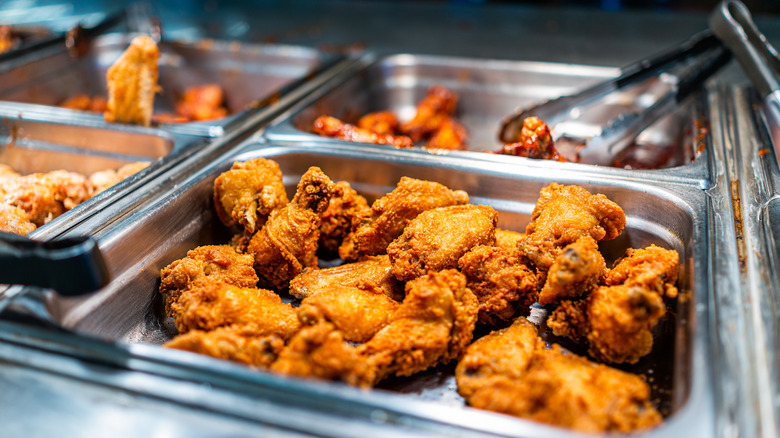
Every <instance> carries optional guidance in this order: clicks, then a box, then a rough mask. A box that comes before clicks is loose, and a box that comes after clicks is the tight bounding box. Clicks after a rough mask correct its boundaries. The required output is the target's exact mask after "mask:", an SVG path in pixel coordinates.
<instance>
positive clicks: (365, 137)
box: [312, 116, 412, 148]
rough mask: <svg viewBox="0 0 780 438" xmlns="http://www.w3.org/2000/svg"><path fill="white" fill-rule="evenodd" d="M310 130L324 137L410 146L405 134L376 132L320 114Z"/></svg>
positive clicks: (402, 146) (410, 140)
mask: <svg viewBox="0 0 780 438" xmlns="http://www.w3.org/2000/svg"><path fill="white" fill-rule="evenodd" d="M312 130H313V131H314V133H315V134H319V135H322V136H324V137H335V138H340V139H342V140H346V141H352V142H358V143H374V144H387V145H392V146H395V147H397V148H410V147H412V139H411V138H409V137H407V136H405V135H391V134H377V133H376V132H374V131H369V130H368V129H363V128H359V127H357V126H355V125H350V124H349V123H344V122H342V121H341V120H339V119H337V118H335V117H330V116H320V117H317V119H316V120H314V125H313V126H312Z"/></svg>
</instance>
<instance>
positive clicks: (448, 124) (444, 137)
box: [425, 117, 468, 150]
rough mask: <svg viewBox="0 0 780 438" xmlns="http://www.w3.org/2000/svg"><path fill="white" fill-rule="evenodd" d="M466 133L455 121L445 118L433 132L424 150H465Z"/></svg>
mask: <svg viewBox="0 0 780 438" xmlns="http://www.w3.org/2000/svg"><path fill="white" fill-rule="evenodd" d="M467 140H468V131H466V128H464V127H463V125H461V124H460V123H458V121H457V120H455V119H453V118H452V117H447V118H445V119H444V121H443V122H442V123H441V125H440V126H439V128H438V129H436V131H434V132H433V135H431V138H430V139H429V140H428V143H426V144H425V149H449V150H465V149H466V142H467Z"/></svg>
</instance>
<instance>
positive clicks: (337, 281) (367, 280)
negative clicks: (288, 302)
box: [290, 254, 404, 301]
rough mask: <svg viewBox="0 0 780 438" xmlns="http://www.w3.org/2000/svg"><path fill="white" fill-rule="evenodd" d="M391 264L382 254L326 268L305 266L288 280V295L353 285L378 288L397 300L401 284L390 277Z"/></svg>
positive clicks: (313, 292)
mask: <svg viewBox="0 0 780 438" xmlns="http://www.w3.org/2000/svg"><path fill="white" fill-rule="evenodd" d="M391 267H392V265H391V264H390V257H389V256H388V255H387V254H383V255H380V256H373V257H368V258H366V259H365V260H361V261H359V262H354V263H345V264H343V265H340V266H334V267H332V268H327V269H306V270H305V271H303V272H302V273H301V274H299V275H298V276H296V277H295V278H293V279H292V280H291V281H290V294H291V295H294V296H296V297H298V298H306V297H308V296H310V295H313V294H315V293H317V292H318V291H322V290H325V289H331V288H334V287H357V288H360V289H366V290H374V289H379V290H381V291H382V292H383V293H384V294H385V295H387V296H388V297H390V298H392V299H394V300H396V301H401V300H402V299H403V293H404V284H403V283H401V282H400V281H398V280H397V279H396V278H395V276H393V273H392V271H391Z"/></svg>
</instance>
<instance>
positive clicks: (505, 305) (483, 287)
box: [458, 245, 538, 325]
mask: <svg viewBox="0 0 780 438" xmlns="http://www.w3.org/2000/svg"><path fill="white" fill-rule="evenodd" d="M458 267H459V268H460V270H461V272H463V274H464V275H465V276H466V279H467V280H468V282H467V284H466V285H467V287H468V288H469V289H471V291H472V292H474V294H475V295H476V296H477V300H478V301H479V322H480V323H481V324H487V325H497V324H499V323H501V322H509V321H512V319H514V317H515V316H516V315H518V314H522V315H528V313H529V312H530V306H531V305H533V304H534V303H535V302H536V300H537V295H538V292H537V290H536V284H537V278H536V273H535V272H534V271H533V270H532V269H530V268H529V267H528V266H526V265H525V263H523V261H522V260H521V259H520V258H519V257H518V256H517V255H516V251H514V247H506V246H503V247H499V246H488V245H479V246H475V247H474V248H472V249H471V250H470V251H469V252H467V253H466V254H465V255H464V256H463V257H461V258H460V260H459V261H458Z"/></svg>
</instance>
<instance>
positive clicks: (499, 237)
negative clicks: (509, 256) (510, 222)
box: [495, 228, 524, 252]
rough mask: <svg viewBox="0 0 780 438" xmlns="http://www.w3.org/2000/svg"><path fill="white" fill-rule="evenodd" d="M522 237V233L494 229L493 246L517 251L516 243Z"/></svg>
mask: <svg viewBox="0 0 780 438" xmlns="http://www.w3.org/2000/svg"><path fill="white" fill-rule="evenodd" d="M523 236H524V234H523V233H518V232H517V231H510V230H504V229H501V228H496V244H495V246H497V247H499V248H506V249H507V250H509V251H512V252H514V251H516V250H517V241H518V240H520V239H522V238H523Z"/></svg>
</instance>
